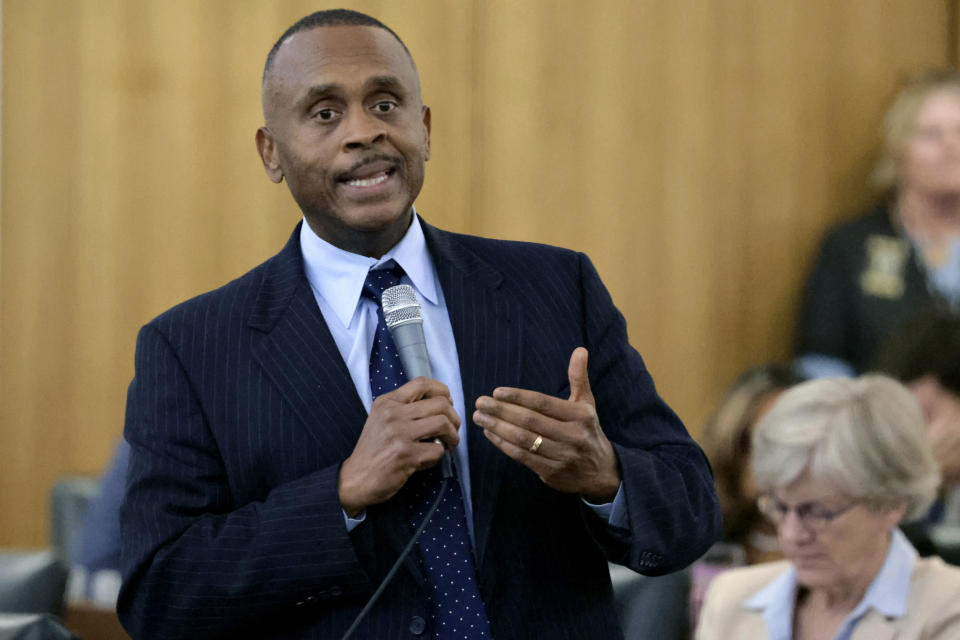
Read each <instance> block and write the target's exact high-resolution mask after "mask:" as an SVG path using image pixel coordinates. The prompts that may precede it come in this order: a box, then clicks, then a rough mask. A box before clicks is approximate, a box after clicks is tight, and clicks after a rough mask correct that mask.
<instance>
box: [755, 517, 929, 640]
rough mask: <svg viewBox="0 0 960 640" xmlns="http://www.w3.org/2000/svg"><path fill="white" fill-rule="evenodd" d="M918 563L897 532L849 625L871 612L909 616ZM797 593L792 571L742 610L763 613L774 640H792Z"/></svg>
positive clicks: (794, 570) (894, 533) (795, 579)
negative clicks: (912, 586)
mask: <svg viewBox="0 0 960 640" xmlns="http://www.w3.org/2000/svg"><path fill="white" fill-rule="evenodd" d="M916 562H917V552H916V551H915V550H914V548H913V547H912V546H911V545H910V542H908V541H907V538H906V536H904V534H903V533H902V532H901V531H900V530H899V529H894V531H893V534H892V536H891V539H890V548H889V549H888V550H887V557H886V559H885V560H884V561H883V566H882V567H881V568H880V572H879V573H877V576H876V577H875V578H874V579H873V582H871V583H870V586H869V587H868V588H867V592H866V593H865V594H864V595H863V600H861V601H860V603H859V604H858V605H857V607H856V608H855V609H854V610H853V612H852V613H851V614H850V615H849V616H847V621H848V622H847V623H848V624H849V623H850V622H854V621H856V620H858V619H859V618H860V617H861V616H863V614H865V613H867V611H869V610H870V609H876V610H877V612H878V613H880V614H882V615H884V616H887V617H901V616H903V615H905V614H906V612H907V596H908V595H909V593H910V578H911V576H912V575H913V568H914V566H915V565H916ZM796 593H797V570H796V569H795V568H793V567H790V569H789V570H788V571H787V572H786V573H784V574H782V575H780V576H778V577H777V578H776V579H775V580H774V581H773V582H771V583H770V584H768V585H767V586H766V587H764V588H763V589H761V590H760V591H758V592H757V593H755V594H754V595H753V596H751V597H750V598H748V599H747V600H746V601H745V602H744V603H743V606H744V607H746V608H747V609H753V610H756V611H763V618H764V621H765V622H766V625H767V629H768V630H769V632H770V637H771V638H789V637H790V629H791V626H790V625H791V621H792V620H793V607H794V604H795V602H796Z"/></svg>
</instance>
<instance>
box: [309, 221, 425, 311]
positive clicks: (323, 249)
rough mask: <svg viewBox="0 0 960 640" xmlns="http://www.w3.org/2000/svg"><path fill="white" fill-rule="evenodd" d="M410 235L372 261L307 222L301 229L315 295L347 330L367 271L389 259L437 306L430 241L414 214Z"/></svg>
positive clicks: (409, 229)
mask: <svg viewBox="0 0 960 640" xmlns="http://www.w3.org/2000/svg"><path fill="white" fill-rule="evenodd" d="M413 214H414V215H413V221H412V222H411V223H410V227H409V228H408V229H407V232H406V233H405V234H404V235H403V238H401V239H400V242H398V243H397V244H395V245H394V246H393V248H391V249H390V250H389V251H387V252H386V253H385V254H383V256H381V257H380V258H370V257H367V256H362V255H360V254H357V253H350V252H349V251H344V250H343V249H340V248H339V247H335V246H333V245H332V244H330V243H329V242H327V241H326V240H324V239H323V238H321V237H320V236H318V235H317V234H316V233H314V232H313V229H311V228H310V225H309V224H307V221H306V219H304V221H303V225H302V226H301V228H300V251H301V252H302V254H303V264H304V270H305V272H306V275H307V280H308V281H309V282H310V286H311V288H312V289H313V291H314V293H315V294H317V295H319V296H321V297H322V298H323V299H324V300H325V301H326V302H327V304H329V305H330V307H331V308H332V309H333V311H334V313H335V314H336V316H337V318H338V319H339V320H340V322H341V323H343V326H344V327H349V326H350V323H351V321H352V319H353V317H354V312H355V311H356V308H357V305H358V303H359V301H360V293H361V291H362V290H363V283H364V281H365V280H366V278H367V272H368V271H370V270H371V269H373V268H376V267H379V266H380V265H383V264H385V263H387V262H389V261H390V260H393V261H395V262H396V263H397V264H399V265H400V266H401V267H403V270H404V271H405V272H406V274H407V277H408V278H409V279H410V282H411V284H413V286H414V288H415V289H416V290H417V293H418V294H419V295H421V296H423V297H424V298H426V299H427V300H428V301H429V302H430V303H432V304H436V303H437V299H438V296H437V281H436V275H435V273H434V270H433V263H432V261H431V259H430V252H429V251H428V250H427V241H426V238H425V237H424V235H423V228H422V227H421V226H420V218H419V216H418V215H416V211H415V210H414V211H413Z"/></svg>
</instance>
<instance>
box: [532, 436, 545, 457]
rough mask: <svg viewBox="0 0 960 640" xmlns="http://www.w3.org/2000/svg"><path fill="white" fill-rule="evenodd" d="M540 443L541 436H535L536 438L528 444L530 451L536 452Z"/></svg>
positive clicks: (541, 441) (541, 442)
mask: <svg viewBox="0 0 960 640" xmlns="http://www.w3.org/2000/svg"><path fill="white" fill-rule="evenodd" d="M541 444H543V436H537V439H536V440H534V441H533V444H532V445H530V453H536V452H537V449H539V448H540V445H541Z"/></svg>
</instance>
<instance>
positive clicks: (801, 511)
mask: <svg viewBox="0 0 960 640" xmlns="http://www.w3.org/2000/svg"><path fill="white" fill-rule="evenodd" d="M856 504H857V502H856V501H853V502H851V503H850V504H848V505H847V506H845V507H843V508H842V509H836V510H834V511H831V510H829V509H827V508H826V507H824V506H823V505H822V504H820V503H817V502H804V503H802V504H798V505H797V506H795V507H790V506H788V505H786V504H784V503H783V502H780V501H779V500H777V499H776V498H774V497H773V496H771V495H769V494H764V495H762V496H760V497H759V498H757V508H758V509H760V513H762V514H763V515H764V517H766V518H767V520H769V521H770V522H772V523H773V524H775V525H777V526H780V525H781V524H782V523H783V521H784V520H786V519H787V515H788V514H789V513H790V511H793V512H794V513H795V514H797V519H798V520H799V521H800V524H801V525H802V526H803V528H804V529H807V530H808V531H822V530H824V529H826V528H827V527H828V526H829V525H830V523H831V522H833V521H834V520H836V519H837V518H838V517H840V516H841V515H843V514H844V513H846V512H847V511H849V510H850V509H852V508H853V507H854V506H856Z"/></svg>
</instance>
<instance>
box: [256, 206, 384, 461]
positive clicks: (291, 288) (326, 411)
mask: <svg viewBox="0 0 960 640" xmlns="http://www.w3.org/2000/svg"><path fill="white" fill-rule="evenodd" d="M301 224H302V223H301ZM299 238H300V225H297V228H296V230H295V231H294V232H293V235H292V236H291V238H290V241H289V242H288V243H287V245H286V246H285V247H284V248H283V250H282V251H281V252H280V253H279V254H278V255H277V256H276V257H274V258H273V259H272V260H271V261H269V262H268V263H267V264H266V265H265V274H264V278H263V282H262V284H261V287H260V291H259V292H258V295H257V300H256V303H255V305H254V311H253V313H252V314H251V317H250V321H249V324H250V326H251V327H253V328H255V329H258V330H259V331H261V332H263V333H264V335H263V337H262V338H261V339H260V340H258V341H255V342H254V345H253V355H254V358H255V359H256V360H257V361H258V362H259V363H260V365H261V366H262V367H263V369H264V371H265V372H266V373H267V375H268V376H269V377H270V379H271V380H273V382H274V384H275V385H276V386H277V388H278V389H279V390H280V392H281V393H282V394H283V396H284V399H285V400H286V401H287V402H288V403H289V404H290V406H291V407H293V410H294V412H295V413H296V414H297V416H298V417H299V418H300V420H301V422H302V423H303V424H304V425H306V428H307V430H308V431H309V432H310V433H311V435H312V436H313V438H314V439H315V440H316V441H317V442H318V444H319V445H320V446H322V447H324V449H325V451H330V452H331V454H332V453H334V452H335V453H336V454H337V455H338V456H342V457H344V458H345V457H346V456H348V455H349V454H350V452H351V451H353V447H354V445H355V444H356V441H357V438H358V437H359V435H360V430H361V429H362V427H363V423H364V421H365V420H366V417H367V412H366V410H365V409H364V408H363V403H362V402H361V401H360V397H359V396H358V395H357V391H356V389H355V388H354V387H353V382H352V380H351V378H350V372H349V371H348V370H347V365H346V364H345V363H344V362H343V358H342V357H341V356H340V351H339V350H338V349H337V345H336V343H335V342H334V341H333V336H331V335H330V330H329V329H328V328H327V324H326V322H325V321H324V319H323V314H322V313H320V309H319V307H318V306H317V302H316V299H315V298H314V296H313V292H312V291H311V289H310V285H309V283H308V282H307V279H306V276H305V275H304V271H303V258H302V256H301V253H300V240H299ZM328 447H329V449H327V448H328Z"/></svg>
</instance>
